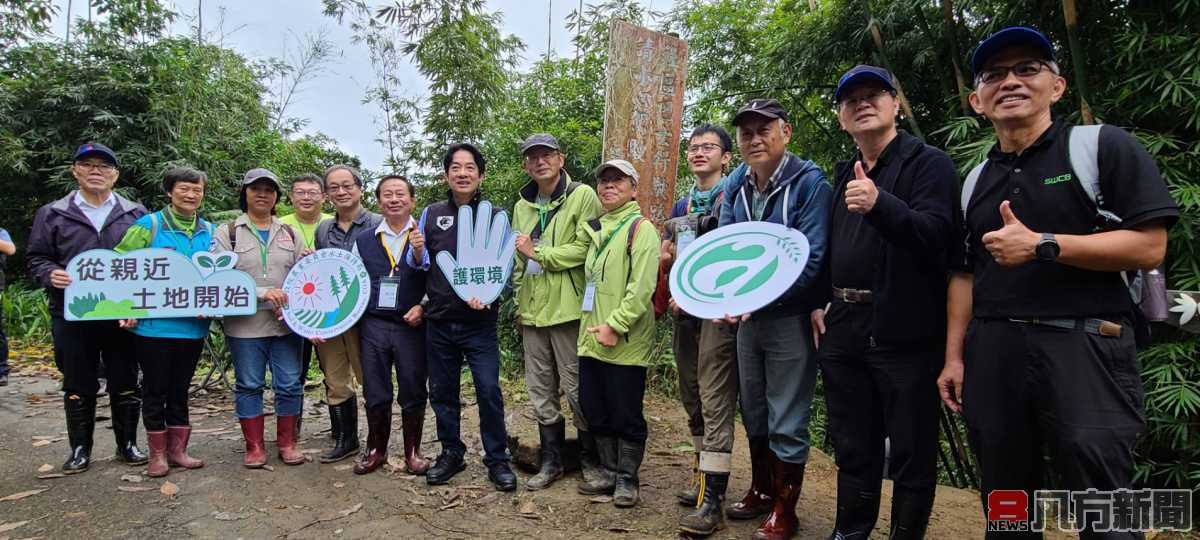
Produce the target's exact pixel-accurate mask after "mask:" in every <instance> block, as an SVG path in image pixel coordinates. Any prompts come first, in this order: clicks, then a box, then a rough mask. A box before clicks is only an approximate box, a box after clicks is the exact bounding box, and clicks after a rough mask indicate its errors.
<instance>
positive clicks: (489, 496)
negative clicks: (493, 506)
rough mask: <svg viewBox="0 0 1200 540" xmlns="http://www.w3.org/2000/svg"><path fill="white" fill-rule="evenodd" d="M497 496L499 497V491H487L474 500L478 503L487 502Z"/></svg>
mask: <svg viewBox="0 0 1200 540" xmlns="http://www.w3.org/2000/svg"><path fill="white" fill-rule="evenodd" d="M498 498H500V492H498V491H493V492H491V493H488V494H487V495H484V496H482V497H480V498H479V500H477V501H475V502H476V503H479V504H488V503H490V502H492V501H494V500H496V499H498Z"/></svg>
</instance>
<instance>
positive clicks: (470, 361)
mask: <svg viewBox="0 0 1200 540" xmlns="http://www.w3.org/2000/svg"><path fill="white" fill-rule="evenodd" d="M425 326H426V328H427V330H426V332H427V333H426V340H427V341H426V347H425V350H426V351H428V354H429V403H430V405H431V406H432V407H433V414H434V415H435V416H436V417H437V434H438V441H440V442H441V443H442V452H445V453H449V454H456V455H459V456H462V455H463V454H465V453H466V451H467V447H466V445H464V444H463V442H462V437H461V434H460V432H461V430H460V427H459V423H460V422H459V415H460V414H461V410H462V403H461V401H460V399H459V389H460V387H459V380H460V379H461V377H462V365H463V360H464V359H465V360H466V362H467V366H468V367H470V368H471V379H472V380H473V381H474V382H475V401H476V402H477V403H478V405H479V435H480V438H482V439H483V449H484V453H485V456H484V458H483V462H484V463H485V464H487V465H492V464H493V463H499V462H504V461H509V460H510V459H511V458H510V457H509V454H508V430H507V429H506V428H505V426H504V396H503V395H501V393H500V343H499V341H498V340H497V338H496V323H495V322H455V321H435V320H430V319H426V321H425Z"/></svg>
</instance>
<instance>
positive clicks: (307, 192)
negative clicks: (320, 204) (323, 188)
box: [292, 189, 332, 197]
mask: <svg viewBox="0 0 1200 540" xmlns="http://www.w3.org/2000/svg"><path fill="white" fill-rule="evenodd" d="M330 191H332V189H331V190H330ZM292 196H293V197H320V196H321V192H320V191H317V190H315V189H304V190H299V189H298V190H295V191H293V192H292Z"/></svg>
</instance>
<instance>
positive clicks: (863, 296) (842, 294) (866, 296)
mask: <svg viewBox="0 0 1200 540" xmlns="http://www.w3.org/2000/svg"><path fill="white" fill-rule="evenodd" d="M833 297H834V298H835V299H837V300H841V301H843V302H846V303H847V304H870V303H871V291H868V290H865V289H839V288H837V287H834V288H833Z"/></svg>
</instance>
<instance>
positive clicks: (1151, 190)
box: [955, 122, 1179, 318]
mask: <svg viewBox="0 0 1200 540" xmlns="http://www.w3.org/2000/svg"><path fill="white" fill-rule="evenodd" d="M1069 136H1070V126H1069V125H1067V124H1066V123H1063V122H1055V123H1054V124H1053V125H1052V126H1051V127H1050V128H1049V129H1047V130H1046V132H1045V133H1042V135H1041V137H1039V138H1038V140H1037V141H1036V142H1034V144H1033V145H1032V146H1030V147H1029V148H1027V149H1026V150H1025V151H1024V152H1022V153H1020V154H1014V153H1004V152H1001V151H1000V148H999V145H996V146H994V147H993V148H992V150H991V151H990V152H989V153H988V163H987V165H986V166H985V167H984V169H983V171H982V174H980V175H979V181H978V183H977V184H976V185H975V191H974V193H973V194H972V196H971V201H970V204H969V205H968V208H967V215H966V223H965V226H966V231H964V233H963V234H964V235H965V238H966V239H965V241H964V242H963V243H962V244H961V248H962V249H964V250H965V252H964V253H963V256H962V257H955V260H956V261H958V262H959V263H960V265H959V267H958V270H959V271H963V272H971V273H974V275H975V276H974V277H975V285H974V289H973V298H972V308H973V312H974V316H976V317H1017V318H1019V317H1043V318H1046V317H1099V316H1120V315H1122V314H1125V313H1127V312H1128V311H1129V309H1131V308H1132V307H1133V306H1132V301H1131V300H1130V298H1129V292H1128V289H1127V287H1126V285H1125V283H1124V282H1123V281H1122V279H1121V274H1120V273H1119V272H1096V271H1092V270H1084V269H1082V268H1077V267H1074V266H1069V265H1066V264H1061V263H1042V262H1038V261H1033V262H1029V263H1026V264H1023V265H1021V266H1018V267H1015V268H1009V267H1003V266H1000V265H999V264H997V263H996V261H995V259H993V258H992V256H991V254H990V253H988V251H987V248H986V247H984V245H983V241H982V236H983V235H984V234H986V233H988V232H990V231H994V230H997V229H999V228H1000V227H1001V226H1002V220H1001V219H1000V203H1001V202H1003V201H1005V200H1007V201H1009V204H1010V205H1011V207H1012V210H1013V214H1014V215H1016V217H1017V219H1019V220H1021V222H1022V223H1024V224H1025V226H1026V227H1029V229H1030V230H1033V231H1035V232H1038V233H1042V232H1050V233H1055V234H1074V235H1086V234H1093V233H1096V232H1099V227H1098V220H1097V219H1096V210H1095V206H1094V205H1093V203H1092V201H1091V199H1089V198H1088V196H1087V192H1086V191H1084V189H1083V186H1082V185H1080V183H1079V180H1078V177H1077V176H1076V175H1075V174H1074V173H1073V171H1072V169H1071V161H1070V157H1069V154H1068V146H1069ZM1098 156H1099V157H1098V160H1099V163H1098V164H1099V168H1100V191H1101V193H1102V194H1103V197H1104V201H1105V205H1104V206H1105V209H1106V210H1108V211H1110V212H1112V213H1114V214H1116V215H1117V216H1119V217H1120V218H1121V219H1122V223H1121V227H1122V228H1126V229H1129V228H1134V227H1136V226H1138V225H1142V224H1145V223H1147V222H1149V221H1152V220H1157V219H1162V220H1164V221H1165V223H1166V226H1167V227H1170V226H1171V225H1172V224H1174V222H1175V220H1176V219H1177V218H1178V217H1179V209H1178V208H1177V207H1176V205H1175V201H1174V200H1173V199H1171V195H1170V193H1169V192H1168V191H1167V186H1166V184H1165V183H1164V182H1163V180H1162V177H1161V176H1160V175H1159V172H1158V167H1157V166H1156V165H1155V164H1154V160H1153V159H1152V158H1151V157H1150V154H1149V153H1147V152H1146V150H1145V148H1142V145H1141V144H1139V143H1138V142H1137V141H1136V140H1135V139H1134V138H1133V137H1132V136H1131V135H1130V134H1129V133H1127V132H1125V131H1124V130H1122V129H1121V128H1118V127H1115V126H1104V127H1103V128H1101V130H1100V141H1099V153H1098Z"/></svg>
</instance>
